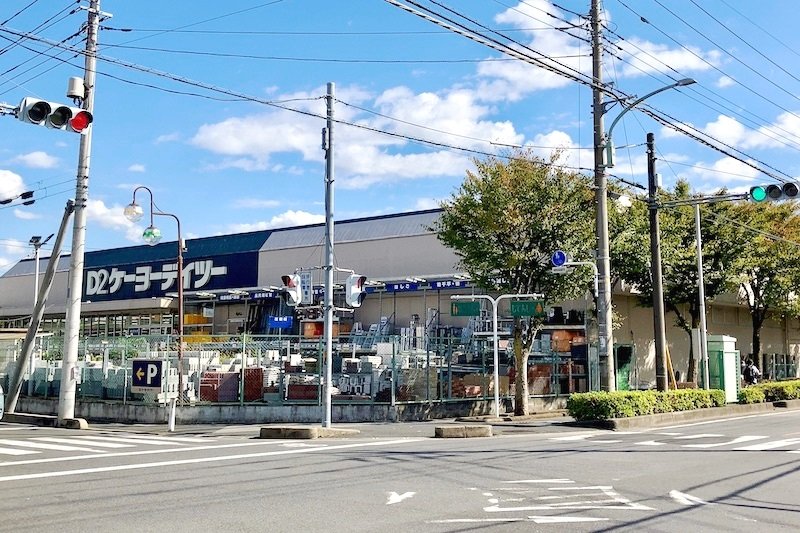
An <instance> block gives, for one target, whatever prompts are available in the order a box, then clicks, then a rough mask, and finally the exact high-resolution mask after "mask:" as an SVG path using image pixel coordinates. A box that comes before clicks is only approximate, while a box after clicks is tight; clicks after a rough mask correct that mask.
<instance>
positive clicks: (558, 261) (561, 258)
mask: <svg viewBox="0 0 800 533" xmlns="http://www.w3.org/2000/svg"><path fill="white" fill-rule="evenodd" d="M550 261H551V262H552V263H553V266H557V267H560V266H564V263H566V262H567V254H565V253H564V252H562V251H561V250H556V251H555V252H553V256H552V257H551V258H550Z"/></svg>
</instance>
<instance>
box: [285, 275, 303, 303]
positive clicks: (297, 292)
mask: <svg viewBox="0 0 800 533" xmlns="http://www.w3.org/2000/svg"><path fill="white" fill-rule="evenodd" d="M281 281H283V286H284V295H285V296H286V303H287V304H288V305H291V306H295V305H297V304H299V303H300V302H301V301H302V300H303V291H302V289H301V287H300V275H299V274H291V275H287V276H281Z"/></svg>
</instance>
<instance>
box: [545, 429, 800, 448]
mask: <svg viewBox="0 0 800 533" xmlns="http://www.w3.org/2000/svg"><path fill="white" fill-rule="evenodd" d="M793 435H797V433H794V434H793ZM608 436H609V434H608V433H605V432H590V433H580V434H577V435H567V436H563V437H551V438H550V439H549V440H551V441H560V442H565V443H566V442H572V443H578V442H581V443H586V444H614V445H624V446H634V447H641V448H647V447H658V448H683V449H687V450H731V451H748V452H758V451H782V452H787V453H800V438H798V437H788V436H786V435H783V436H777V437H776V436H769V435H724V434H721V433H688V434H686V433H681V432H661V433H658V432H648V433H639V432H624V431H620V432H614V433H613V436H614V437H617V438H613V439H609V438H607V437H608ZM645 437H647V438H645Z"/></svg>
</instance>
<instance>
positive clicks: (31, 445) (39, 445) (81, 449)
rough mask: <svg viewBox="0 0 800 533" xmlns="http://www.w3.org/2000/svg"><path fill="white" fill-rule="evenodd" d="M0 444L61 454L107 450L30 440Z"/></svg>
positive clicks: (0, 440) (2, 440) (6, 440)
mask: <svg viewBox="0 0 800 533" xmlns="http://www.w3.org/2000/svg"><path fill="white" fill-rule="evenodd" d="M0 444H4V445H6V446H21V447H23V448H34V449H37V450H54V451H59V452H95V453H103V452H104V451H105V450H95V449H93V448H86V447H85V446H65V445H63V444H47V443H45V442H32V441H29V440H11V439H0Z"/></svg>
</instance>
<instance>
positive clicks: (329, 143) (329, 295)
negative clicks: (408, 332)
mask: <svg viewBox="0 0 800 533" xmlns="http://www.w3.org/2000/svg"><path fill="white" fill-rule="evenodd" d="M333 93H334V84H333V82H330V83H328V95H327V96H326V97H325V101H326V103H327V123H326V127H325V129H324V130H323V143H324V145H323V148H324V150H325V296H324V305H323V308H324V312H325V320H324V324H323V327H324V330H323V336H324V338H325V348H324V349H325V387H324V388H325V416H324V420H323V425H324V426H325V427H326V428H329V427H331V410H332V409H331V385H332V384H331V380H332V379H333V371H332V369H331V367H332V366H333Z"/></svg>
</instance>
